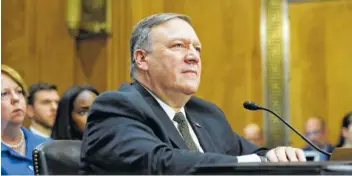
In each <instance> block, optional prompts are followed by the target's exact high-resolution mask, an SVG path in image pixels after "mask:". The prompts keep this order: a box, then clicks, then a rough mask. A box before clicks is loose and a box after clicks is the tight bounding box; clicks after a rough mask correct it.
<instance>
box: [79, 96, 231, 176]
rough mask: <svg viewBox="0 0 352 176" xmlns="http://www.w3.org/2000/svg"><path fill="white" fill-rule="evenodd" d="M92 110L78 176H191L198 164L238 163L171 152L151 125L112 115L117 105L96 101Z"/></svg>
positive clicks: (221, 156)
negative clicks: (119, 175)
mask: <svg viewBox="0 0 352 176" xmlns="http://www.w3.org/2000/svg"><path fill="white" fill-rule="evenodd" d="M100 103H101V104H100ZM93 106H94V107H93V110H92V111H91V114H90V115H89V117H88V122H87V129H86V131H85V134H84V138H83V144H82V155H81V156H82V157H81V168H82V172H81V174H103V173H104V174H191V173H192V172H194V171H195V167H196V165H197V164H225V163H226V164H229V163H236V162H237V158H236V157H234V156H230V155H225V154H216V153H199V152H191V151H186V150H180V149H174V148H171V147H169V146H168V145H166V144H165V143H164V142H162V141H161V140H160V138H158V137H157V136H156V134H154V132H153V130H152V129H151V128H150V127H149V126H150V125H151V124H148V125H147V124H145V123H142V122H141V121H139V120H136V119H134V118H132V117H131V116H128V115H127V114H128V113H126V115H124V116H121V113H120V114H118V115H117V114H116V113H113V110H111V108H116V105H113V104H111V105H109V103H106V102H105V101H103V102H99V100H98V101H96V102H95V105H93ZM101 108H104V109H105V110H104V109H101Z"/></svg>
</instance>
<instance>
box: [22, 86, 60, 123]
mask: <svg viewBox="0 0 352 176" xmlns="http://www.w3.org/2000/svg"><path fill="white" fill-rule="evenodd" d="M59 100H60V96H59V94H58V92H57V91H56V90H40V91H38V92H36V93H35V94H34V102H33V105H28V112H27V113H28V116H29V117H31V118H32V119H33V120H35V121H36V122H37V123H39V124H40V125H42V126H45V127H46V128H52V127H53V125H54V122H55V117H56V111H57V106H58V102H59Z"/></svg>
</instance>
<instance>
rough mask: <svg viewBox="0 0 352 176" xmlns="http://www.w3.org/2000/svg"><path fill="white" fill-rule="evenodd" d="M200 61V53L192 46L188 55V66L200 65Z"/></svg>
mask: <svg viewBox="0 0 352 176" xmlns="http://www.w3.org/2000/svg"><path fill="white" fill-rule="evenodd" d="M199 61H200V56H199V53H198V51H197V50H196V49H195V48H194V47H193V46H191V47H190V48H189V50H188V53H187V55H186V59H185V62H186V63H188V64H198V63H199Z"/></svg>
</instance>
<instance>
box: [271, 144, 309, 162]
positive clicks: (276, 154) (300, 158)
mask: <svg viewBox="0 0 352 176" xmlns="http://www.w3.org/2000/svg"><path fill="white" fill-rule="evenodd" d="M266 158H267V159H268V160H269V161H270V162H305V161H306V156H305V155H304V152H303V150H302V149H298V148H292V147H276V148H274V149H272V150H270V151H269V152H268V153H267V154H266Z"/></svg>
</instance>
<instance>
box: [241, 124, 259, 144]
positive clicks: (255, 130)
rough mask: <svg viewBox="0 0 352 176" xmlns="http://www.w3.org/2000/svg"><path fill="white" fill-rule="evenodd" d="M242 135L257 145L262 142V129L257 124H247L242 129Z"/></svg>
mask: <svg viewBox="0 0 352 176" xmlns="http://www.w3.org/2000/svg"><path fill="white" fill-rule="evenodd" d="M243 137H244V138H245V139H247V140H248V141H249V142H251V143H253V144H255V145H257V146H262V145H263V144H264V139H263V135H262V130H261V128H260V127H259V126H258V125H257V124H249V125H247V126H246V127H245V128H244V130H243Z"/></svg>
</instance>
